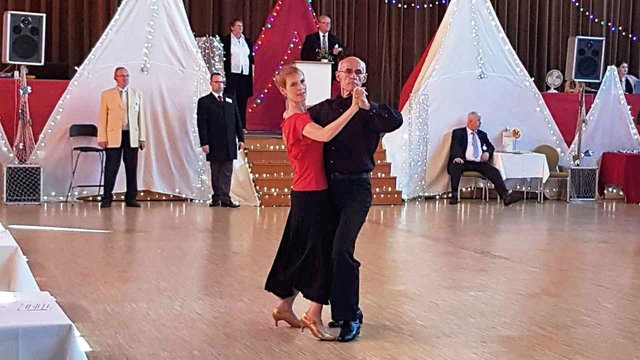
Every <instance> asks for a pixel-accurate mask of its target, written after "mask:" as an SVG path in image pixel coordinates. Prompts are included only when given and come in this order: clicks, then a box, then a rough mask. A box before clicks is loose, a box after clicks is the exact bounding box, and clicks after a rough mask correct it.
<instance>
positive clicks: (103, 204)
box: [100, 201, 111, 209]
mask: <svg viewBox="0 0 640 360" xmlns="http://www.w3.org/2000/svg"><path fill="white" fill-rule="evenodd" d="M110 207H111V201H103V202H101V203H100V208H101V209H106V208H110Z"/></svg>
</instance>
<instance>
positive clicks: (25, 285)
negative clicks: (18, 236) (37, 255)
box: [0, 224, 40, 291]
mask: <svg viewBox="0 0 640 360" xmlns="http://www.w3.org/2000/svg"><path fill="white" fill-rule="evenodd" d="M0 291H40V288H38V284H37V283H36V280H35V279H34V278H33V274H32V273H31V269H29V265H27V259H26V258H25V256H24V255H23V254H22V250H20V247H19V246H18V244H17V243H16V242H15V240H14V239H13V236H11V233H9V231H7V230H6V229H5V228H4V227H3V226H2V225H1V224H0Z"/></svg>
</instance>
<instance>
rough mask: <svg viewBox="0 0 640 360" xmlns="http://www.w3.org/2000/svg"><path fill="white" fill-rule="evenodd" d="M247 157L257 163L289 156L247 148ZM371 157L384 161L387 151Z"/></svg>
mask: <svg viewBox="0 0 640 360" xmlns="http://www.w3.org/2000/svg"><path fill="white" fill-rule="evenodd" d="M247 157H248V158H249V162H252V163H258V162H265V161H282V162H285V161H286V162H289V157H288V156H287V152H286V151H285V150H255V149H254V150H251V149H249V150H247ZM373 159H374V160H375V161H376V162H377V161H385V160H386V159H387V153H386V151H385V150H380V151H376V152H375V154H373Z"/></svg>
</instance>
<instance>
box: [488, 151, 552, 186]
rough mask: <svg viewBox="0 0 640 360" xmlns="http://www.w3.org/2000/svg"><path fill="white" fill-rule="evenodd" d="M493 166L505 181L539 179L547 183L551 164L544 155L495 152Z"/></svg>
mask: <svg viewBox="0 0 640 360" xmlns="http://www.w3.org/2000/svg"><path fill="white" fill-rule="evenodd" d="M493 166H495V167H496V168H497V169H498V170H499V171H500V175H502V179H504V180H506V179H532V178H538V179H542V181H543V182H546V181H547V179H548V178H549V164H547V158H546V157H545V156H544V154H538V153H527V154H514V153H503V152H495V153H494V154H493Z"/></svg>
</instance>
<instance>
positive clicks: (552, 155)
mask: <svg viewBox="0 0 640 360" xmlns="http://www.w3.org/2000/svg"><path fill="white" fill-rule="evenodd" d="M533 152H534V153H538V154H544V156H545V157H546V158H547V165H549V171H558V162H560V155H558V150H556V148H554V147H553V146H551V145H546V144H545V145H538V146H536V148H535V149H533Z"/></svg>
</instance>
